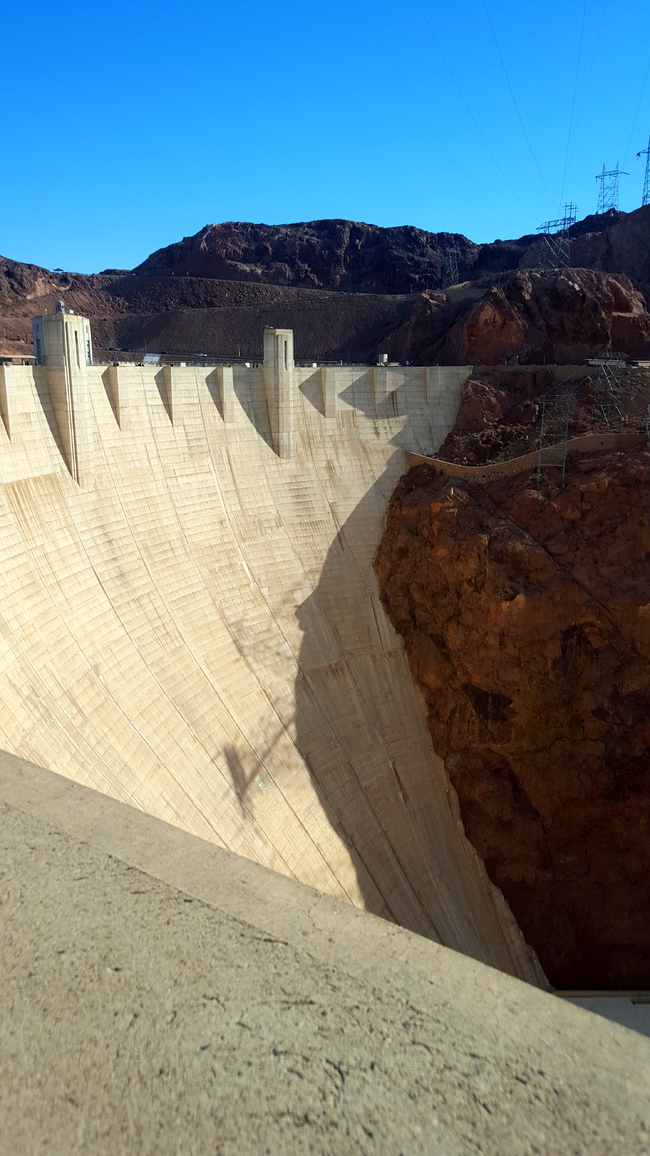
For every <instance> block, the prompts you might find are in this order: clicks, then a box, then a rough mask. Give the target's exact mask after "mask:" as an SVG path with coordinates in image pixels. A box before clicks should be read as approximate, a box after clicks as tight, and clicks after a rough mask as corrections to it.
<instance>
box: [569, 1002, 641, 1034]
mask: <svg viewBox="0 0 650 1156" xmlns="http://www.w3.org/2000/svg"><path fill="white" fill-rule="evenodd" d="M554 994H555V995H559V996H560V997H561V998H562V999H566V1000H568V1001H569V1003H572V1004H575V1006H576V1007H583V1008H585V1009H586V1010H587V1011H590V1012H593V1013H594V1015H597V1016H604V1017H605V1019H606V1020H611V1021H612V1023H615V1024H622V1025H623V1027H626V1028H630V1030H631V1031H633V1032H640V1033H641V1035H642V1036H650V991H631V992H620V991H608V992H593V991H590V992H588V991H585V992H576V993H575V994H574V993H571V992H555V993H554Z"/></svg>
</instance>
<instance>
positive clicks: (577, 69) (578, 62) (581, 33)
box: [560, 0, 587, 210]
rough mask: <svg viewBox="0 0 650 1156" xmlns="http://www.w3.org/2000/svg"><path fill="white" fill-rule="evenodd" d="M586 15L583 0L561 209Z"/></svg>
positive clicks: (562, 198)
mask: <svg viewBox="0 0 650 1156" xmlns="http://www.w3.org/2000/svg"><path fill="white" fill-rule="evenodd" d="M586 16H587V0H585V2H584V7H583V9H582V24H581V27H580V43H579V45H578V60H577V63H576V75H575V80H574V82H573V97H572V98H571V115H570V117H569V132H568V135H567V138H566V152H565V154H564V172H563V173H562V191H561V193H560V210H561V209H562V201H563V200H564V188H565V185H566V175H567V168H568V165H569V146H570V144H571V129H572V128H573V114H574V112H575V106H576V93H577V91H578V76H579V73H580V60H581V58H582V41H583V38H584V34H585V19H586Z"/></svg>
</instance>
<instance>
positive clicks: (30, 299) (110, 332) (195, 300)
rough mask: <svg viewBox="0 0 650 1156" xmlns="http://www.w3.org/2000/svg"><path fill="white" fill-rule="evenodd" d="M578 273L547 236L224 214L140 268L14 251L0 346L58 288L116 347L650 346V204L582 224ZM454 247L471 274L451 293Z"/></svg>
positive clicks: (572, 349) (480, 358) (469, 356)
mask: <svg viewBox="0 0 650 1156" xmlns="http://www.w3.org/2000/svg"><path fill="white" fill-rule="evenodd" d="M571 237H572V241H571V246H572V247H571V256H572V260H573V261H574V263H575V265H576V266H579V267H577V268H575V269H573V270H562V271H558V270H549V269H543V268H541V267H540V266H541V265H543V263H544V262H545V261H546V260H547V252H546V250H545V242H544V240H543V239H540V238H539V237H537V236H536V235H530V236H526V237H521V238H519V239H518V240H513V241H495V242H493V243H491V244H489V245H478V244H475V243H474V242H472V241H470V240H468V239H467V238H466V237H463V236H462V235H460V234H449V233H427V232H425V231H424V230H421V229H415V228H412V227H410V226H401V227H397V228H388V229H384V228H380V227H378V226H375V225H367V224H364V223H359V222H351V221H312V222H307V223H299V224H293V225H277V226H269V225H256V224H249V223H237V222H226V223H225V224H221V225H208V226H206V227H205V228H204V229H202V230H200V232H199V233H197V234H196V235H195V236H193V237H187V238H184V239H183V240H182V241H180V242H178V243H176V244H174V245H170V246H168V247H166V248H164V249H160V250H158V251H157V252H156V253H153V254H152V255H151V256H150V257H149V258H147V260H146V261H144V262H143V263H142V264H141V265H139V266H138V267H137V268H136V269H135V270H133V271H125V270H110V269H107V270H105V271H104V272H103V273H101V274H93V275H89V276H85V275H82V274H77V273H61V272H51V271H49V270H46V269H42V268H39V267H38V266H34V265H25V264H22V263H21V262H18V261H12V260H8V259H4V258H0V351H4V352H10V351H11V352H21V351H26V350H27V349H28V348H29V346H30V326H29V321H30V318H31V316H33V315H34V314H36V313H39V312H43V311H47V310H51V309H53V308H54V302H55V300H56V299H57V298H58V297H63V298H64V299H65V301H66V304H67V306H68V307H69V308H73V309H76V310H78V311H79V312H82V313H85V314H86V315H88V316H90V317H91V319H92V323H93V332H94V334H95V341H96V346H97V349H98V351H99V352H100V354H101V353H102V352H103V353H104V354H106V353H107V351H109V350H110V349H112V348H118V349H127V350H128V349H131V350H142V349H144V348H145V346H146V348H147V349H150V350H157V351H159V352H161V351H168V352H169V354H170V356H174V355H185V356H190V355H191V354H192V353H205V354H207V355H217V354H220V355H225V356H228V357H236V356H237V355H239V354H241V356H242V357H243V358H252V357H258V356H259V355H260V353H261V331H262V329H263V327H264V325H279V326H289V327H291V328H293V329H294V330H295V332H296V349H297V354H298V357H300V358H303V359H311V358H317V359H320V360H344V361H345V360H352V361H374V360H375V359H376V356H377V353H378V352H380V351H382V352H387V353H388V354H389V356H390V357H391V358H392V359H395V360H400V361H404V360H409V361H411V362H414V363H416V364H422V363H425V362H448V363H481V364H497V363H499V362H501V361H503V360H505V359H510V358H512V359H516V358H519V360H520V361H522V362H524V361H525V362H530V361H536V362H538V361H542V362H543V361H545V360H546V361H557V362H570V361H575V360H582V359H583V358H584V357H585V356H588V355H591V354H594V353H600V352H604V351H611V350H619V349H620V350H622V351H624V352H626V353H628V354H630V355H632V356H642V355H646V356H648V355H650V346H649V345H648V316H647V314H646V312H645V306H644V302H643V299H642V297H641V296H640V295H639V294H640V293H643V292H647V291H648V289H650V256H649V254H650V206H646V207H645V208H643V209H638V210H637V211H636V212H634V213H613V212H612V213H608V214H604V215H602V216H600V217H598V216H594V217H588V218H586V219H585V220H584V221H582V222H579V223H578V224H576V225H575V226H574V227H573V229H572V230H571ZM452 251H455V257H456V260H457V263H458V276H459V277H460V281H461V283H459V285H458V286H455V287H453V288H451V289H443V288H442V286H443V285H444V284H446V281H447V280H448V278H449V268H450V266H449V256H450V253H451V252H452Z"/></svg>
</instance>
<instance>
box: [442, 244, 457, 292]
mask: <svg viewBox="0 0 650 1156" xmlns="http://www.w3.org/2000/svg"><path fill="white" fill-rule="evenodd" d="M459 260H460V249H459V248H458V246H457V245H450V246H449V248H448V249H447V250H446V252H445V264H444V268H443V271H442V287H443V289H448V288H449V286H450V285H457V284H458V282H459V281H460V273H459V272H458V262H459Z"/></svg>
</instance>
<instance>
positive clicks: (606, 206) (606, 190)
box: [596, 161, 628, 213]
mask: <svg viewBox="0 0 650 1156" xmlns="http://www.w3.org/2000/svg"><path fill="white" fill-rule="evenodd" d="M626 176H628V174H627V173H626V172H624V171H623V169H619V167H618V161H617V162H616V168H615V169H610V170H609V171H607V170H606V169H605V166H604V165H603V171H602V173H598V174H597V176H596V180H597V181H600V188H599V190H598V207H597V209H596V212H597V213H607V212H609V210H610V209H618V178H619V177H626Z"/></svg>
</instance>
